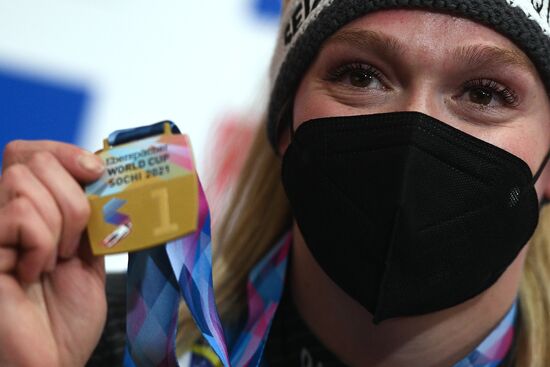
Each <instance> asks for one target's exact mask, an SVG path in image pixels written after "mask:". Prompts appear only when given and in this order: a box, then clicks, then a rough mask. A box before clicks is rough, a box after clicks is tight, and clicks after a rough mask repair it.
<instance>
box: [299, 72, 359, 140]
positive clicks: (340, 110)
mask: <svg viewBox="0 0 550 367" xmlns="http://www.w3.org/2000/svg"><path fill="white" fill-rule="evenodd" d="M311 74H312V73H308V74H306V75H305V77H304V78H303V79H302V82H301V83H300V86H299V88H298V91H297V92H296V96H295V98H294V111H293V115H292V116H293V121H294V129H297V128H298V126H300V125H301V124H303V123H304V122H306V121H309V120H313V119H318V118H323V117H333V116H349V115H354V114H357V111H355V110H354V109H353V108H351V107H349V106H345V105H343V104H341V103H338V102H336V101H335V100H334V98H332V97H331V96H330V95H329V94H328V93H327V91H326V88H324V87H323V85H322V83H323V82H322V81H317V80H314V78H313V77H312V76H311Z"/></svg>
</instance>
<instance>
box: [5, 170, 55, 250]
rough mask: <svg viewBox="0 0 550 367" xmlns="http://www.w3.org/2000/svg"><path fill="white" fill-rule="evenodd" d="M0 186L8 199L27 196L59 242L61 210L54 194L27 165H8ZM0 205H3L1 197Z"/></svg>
mask: <svg viewBox="0 0 550 367" xmlns="http://www.w3.org/2000/svg"><path fill="white" fill-rule="evenodd" d="M0 187H1V188H2V191H4V192H5V193H6V195H5V196H7V197H8V199H12V198H15V197H19V196H25V197H27V198H28V199H29V200H30V201H31V203H32V204H33V205H34V207H35V208H36V209H37V211H38V213H39V214H40V215H41V216H42V219H43V220H44V221H45V222H46V224H47V225H48V227H49V228H50V232H51V233H52V234H53V236H54V239H55V241H56V243H57V242H59V239H60V236H61V226H62V217H61V211H60V209H59V207H58V206H57V204H56V203H55V199H54V197H53V196H52V194H50V192H49V191H48V189H46V187H45V186H44V185H43V184H42V183H41V182H40V181H39V180H38V179H37V178H36V176H35V175H34V174H33V173H32V172H31V171H30V169H29V168H28V167H27V166H25V165H22V164H14V165H12V166H10V167H8V169H6V171H5V172H4V175H3V176H2V177H0ZM1 196H2V195H0V197H1ZM0 206H2V201H1V199H0Z"/></svg>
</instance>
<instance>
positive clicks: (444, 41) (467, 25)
mask: <svg viewBox="0 0 550 367" xmlns="http://www.w3.org/2000/svg"><path fill="white" fill-rule="evenodd" d="M362 38H367V39H366V40H364V39H362ZM362 42H363V44H365V43H368V42H370V44H373V43H376V46H377V47H379V48H381V47H385V48H391V49H392V50H393V51H396V52H401V53H405V54H406V53H412V52H416V53H417V54H419V55H426V56H429V57H431V58H433V57H434V56H437V55H438V54H439V55H441V56H455V55H456V54H457V52H461V50H462V52H464V53H468V52H471V51H472V50H473V48H474V47H477V48H484V49H485V50H492V51H495V50H497V51H500V52H496V53H493V54H494V55H495V56H497V55H498V54H499V53H500V56H502V57H503V58H504V59H505V60H506V61H508V62H510V63H512V64H517V65H519V66H524V67H525V68H528V69H530V70H531V71H533V72H534V71H535V68H534V66H533V64H532V63H531V61H530V60H529V58H528V57H527V56H526V55H525V53H523V52H522V51H521V50H520V49H519V48H518V47H517V46H516V45H515V44H514V43H513V42H512V41H510V40H509V39H508V38H506V37H505V36H503V35H501V34H500V33H498V32H496V31H494V30H492V29H491V28H489V27H486V26H484V25H482V24H480V23H476V22H473V21H471V20H469V19H465V18H460V17H456V16H452V15H449V14H444V13H437V12H428V11H425V10H405V9H402V10H384V11H378V12H375V13H372V14H369V15H366V16H363V17H361V18H359V19H357V20H355V21H353V22H351V23H349V24H347V25H345V26H344V27H343V28H341V29H340V30H339V31H338V32H336V33H335V34H334V35H333V36H332V37H331V38H330V39H329V40H328V41H327V42H325V44H324V45H323V48H325V47H326V46H327V45H331V44H334V43H347V44H349V45H351V46H353V45H354V44H355V46H359V45H360V44H361V43H362ZM367 46H368V45H367Z"/></svg>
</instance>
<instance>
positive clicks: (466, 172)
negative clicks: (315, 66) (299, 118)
mask: <svg viewBox="0 0 550 367" xmlns="http://www.w3.org/2000/svg"><path fill="white" fill-rule="evenodd" d="M547 160H548V156H547V157H546V159H545V161H544V163H543V164H542V165H541V168H540V169H539V171H538V172H537V174H536V175H535V177H533V176H532V174H531V170H530V169H529V167H528V166H527V164H526V163H525V162H523V161H522V160H521V159H520V158H518V157H516V156H514V155H512V154H510V153H508V152H506V151H504V150H502V149H500V148H497V147H495V146H493V145H491V144H489V143H486V142H484V141H482V140H479V139H477V138H475V137H472V136H470V135H468V134H465V133H463V132H462V131H460V130H457V129H455V128H453V127H451V126H449V125H446V124H445V123H443V122H440V121H438V120H436V119H434V118H432V117H430V116H427V115H424V114H421V113H417V112H398V113H389V114H380V115H369V116H354V117H336V118H326V119H319V120H313V121H309V122H306V123H304V124H302V125H301V126H300V127H299V128H298V129H297V131H296V133H295V135H294V137H293V141H292V143H291V144H290V146H289V148H288V150H287V151H286V153H285V156H284V159H283V172H282V179H283V184H284V187H285V190H286V193H287V195H288V198H289V200H290V204H291V206H292V209H293V213H294V216H295V219H296V222H297V224H298V226H299V228H300V231H301V233H302V234H303V237H304V239H305V242H306V244H307V246H308V247H309V249H310V251H311V253H312V254H313V256H314V257H315V259H316V261H317V262H318V263H319V265H320V266H321V268H322V269H323V270H324V271H325V272H326V274H328V276H329V277H330V278H331V279H332V280H333V281H334V282H335V283H336V284H337V285H338V286H339V287H341V288H342V289H343V290H344V291H345V292H346V293H347V294H349V295H350V296H351V297H352V298H354V299H355V300H357V301H358V302H359V303H360V304H362V305H363V306H364V307H365V308H366V309H367V310H368V311H369V312H370V313H372V314H373V316H374V319H373V322H375V323H378V322H381V321H383V320H385V319H388V318H392V317H397V316H412V315H420V314H424V313H429V312H434V311H438V310H441V309H445V308H448V307H451V306H454V305H457V304H460V303H462V302H464V301H466V300H468V299H470V298H472V297H474V296H476V295H478V294H480V293H481V292H483V291H484V290H486V289H487V288H489V287H490V286H491V285H493V284H494V283H495V282H496V280H497V279H498V278H499V277H500V276H501V275H502V273H503V272H504V271H505V270H506V268H507V267H508V266H509V265H510V264H511V263H512V261H513V260H514V259H515V258H516V256H517V255H518V253H519V252H520V250H521V249H522V248H523V246H524V245H525V244H526V243H527V241H528V240H529V238H530V237H531V235H532V234H533V232H534V230H535V227H536V225H537V222H538V213H539V203H538V200H537V195H536V192H535V188H534V183H535V182H536V180H537V179H538V176H539V175H540V173H541V171H542V168H543V167H544V165H545V164H546V161H547Z"/></svg>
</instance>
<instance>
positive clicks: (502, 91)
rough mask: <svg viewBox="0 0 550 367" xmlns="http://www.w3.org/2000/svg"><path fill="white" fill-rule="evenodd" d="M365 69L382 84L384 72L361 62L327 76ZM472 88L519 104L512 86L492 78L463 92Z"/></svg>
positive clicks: (338, 78)
mask: <svg viewBox="0 0 550 367" xmlns="http://www.w3.org/2000/svg"><path fill="white" fill-rule="evenodd" d="M358 70H359V71H363V72H365V73H366V74H368V75H370V76H373V77H375V78H377V79H378V80H379V81H380V82H381V83H382V84H383V80H384V76H383V74H382V73H381V72H380V71H379V70H378V69H377V68H375V67H374V66H372V65H369V64H364V63H361V62H351V63H346V64H343V65H341V66H339V67H337V68H335V69H334V70H331V71H329V72H328V73H327V77H326V78H325V80H326V81H328V82H340V81H342V79H343V78H344V77H345V76H346V75H348V74H349V73H351V72H353V71H358ZM472 88H482V89H487V90H489V91H491V92H493V93H495V94H496V95H497V96H499V97H500V98H501V99H502V101H503V103H505V104H506V105H507V106H510V107H516V106H517V105H518V104H519V98H518V95H517V94H516V93H515V92H514V91H513V90H512V89H510V88H508V87H505V86H503V85H502V84H499V83H497V82H496V81H494V80H491V79H475V80H470V81H468V82H466V83H465V85H464V87H463V93H467V92H468V90H470V89H472Z"/></svg>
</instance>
